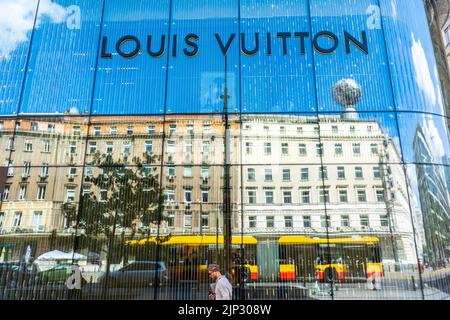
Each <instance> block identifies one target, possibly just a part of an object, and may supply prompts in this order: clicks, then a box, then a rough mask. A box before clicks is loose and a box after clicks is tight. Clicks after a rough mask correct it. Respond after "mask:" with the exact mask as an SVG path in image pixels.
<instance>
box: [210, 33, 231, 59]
mask: <svg viewBox="0 0 450 320" xmlns="http://www.w3.org/2000/svg"><path fill="white" fill-rule="evenodd" d="M214 36H215V38H216V40H217V43H218V44H219V46H220V49H221V50H222V54H223V55H224V56H226V55H227V54H228V50H229V49H230V47H231V44H232V43H233V41H234V38H236V34H235V33H232V34H231V36H230V38H229V39H228V41H227V44H226V45H225V46H224V45H223V42H222V39H221V38H220V36H219V34H218V33H215V34H214Z"/></svg>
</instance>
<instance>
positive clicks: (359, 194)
mask: <svg viewBox="0 0 450 320" xmlns="http://www.w3.org/2000/svg"><path fill="white" fill-rule="evenodd" d="M357 198H358V202H367V195H366V190H357Z"/></svg>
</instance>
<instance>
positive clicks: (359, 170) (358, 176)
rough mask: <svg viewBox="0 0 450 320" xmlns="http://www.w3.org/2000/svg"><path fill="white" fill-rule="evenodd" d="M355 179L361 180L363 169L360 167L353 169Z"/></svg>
mask: <svg viewBox="0 0 450 320" xmlns="http://www.w3.org/2000/svg"><path fill="white" fill-rule="evenodd" d="M355 178H356V179H363V178H364V176H363V169H362V167H355Z"/></svg>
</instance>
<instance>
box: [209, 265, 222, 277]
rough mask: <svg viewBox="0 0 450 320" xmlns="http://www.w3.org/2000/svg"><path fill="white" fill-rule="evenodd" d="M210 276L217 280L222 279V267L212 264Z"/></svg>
mask: <svg viewBox="0 0 450 320" xmlns="http://www.w3.org/2000/svg"><path fill="white" fill-rule="evenodd" d="M208 275H209V276H210V277H211V278H212V279H214V280H216V279H217V278H218V277H220V275H221V274H220V266H219V265H218V264H210V265H209V266H208Z"/></svg>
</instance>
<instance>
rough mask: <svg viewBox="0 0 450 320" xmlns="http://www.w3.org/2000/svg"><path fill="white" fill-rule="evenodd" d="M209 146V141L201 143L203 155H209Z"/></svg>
mask: <svg viewBox="0 0 450 320" xmlns="http://www.w3.org/2000/svg"><path fill="white" fill-rule="evenodd" d="M209 146H210V143H209V141H203V143H202V152H203V154H204V155H208V154H209Z"/></svg>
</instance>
